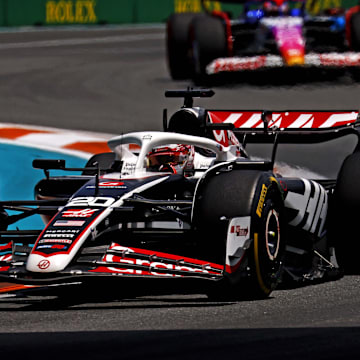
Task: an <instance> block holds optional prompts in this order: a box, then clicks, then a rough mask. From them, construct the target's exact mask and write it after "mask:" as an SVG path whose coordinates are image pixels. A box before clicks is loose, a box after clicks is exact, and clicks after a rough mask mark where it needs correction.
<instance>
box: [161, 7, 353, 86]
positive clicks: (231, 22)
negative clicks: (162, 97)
mask: <svg viewBox="0 0 360 360" xmlns="http://www.w3.org/2000/svg"><path fill="white" fill-rule="evenodd" d="M224 2H232V3H236V2H238V3H243V12H242V14H241V15H240V16H239V17H237V18H230V15H229V14H228V13H226V12H222V11H212V12H205V13H198V14H196V13H176V14H172V15H171V16H170V17H169V19H168V21H167V41H166V44H167V60H168V65H169V70H170V74H171V77H172V78H173V79H187V78H193V79H195V80H197V79H200V80H201V79H204V78H205V77H208V75H213V74H225V73H232V74H234V73H235V72H242V73H244V71H247V72H250V71H254V70H260V69H276V68H315V69H316V68H324V69H340V68H341V69H347V70H349V71H350V72H351V73H352V75H353V77H354V78H356V79H357V78H358V75H359V68H360V67H359V66H360V52H359V51H360V7H359V6H355V7H353V8H351V9H348V10H346V11H345V9H341V8H331V9H326V10H323V11H322V12H321V13H320V14H318V15H315V16H314V15H310V14H309V13H308V12H307V11H306V8H305V1H302V0H300V1H299V0H296V1H285V0H270V1H248V2H246V1H245V2H244V1H242V0H240V1H224ZM204 8H205V9H206V7H205V6H204Z"/></svg>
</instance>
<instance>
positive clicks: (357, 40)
mask: <svg viewBox="0 0 360 360" xmlns="http://www.w3.org/2000/svg"><path fill="white" fill-rule="evenodd" d="M350 28H351V47H352V49H353V50H354V51H360V12H357V13H355V14H354V15H353V16H352V17H351V19H350Z"/></svg>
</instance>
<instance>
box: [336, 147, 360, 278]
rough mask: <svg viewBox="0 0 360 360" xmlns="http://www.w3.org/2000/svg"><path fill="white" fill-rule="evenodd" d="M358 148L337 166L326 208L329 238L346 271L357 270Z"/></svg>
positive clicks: (359, 244)
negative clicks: (330, 200)
mask: <svg viewBox="0 0 360 360" xmlns="http://www.w3.org/2000/svg"><path fill="white" fill-rule="evenodd" d="M359 204H360V152H355V153H353V154H351V155H349V156H348V157H347V158H346V159H345V160H344V162H343V164H342V167H341V169H340V172H339V175H338V178H337V183H336V188H335V191H334V197H333V199H332V202H331V204H330V206H331V207H330V209H329V219H330V221H329V239H330V241H331V245H333V246H334V247H335V250H336V260H337V262H338V264H339V266H340V267H341V268H343V269H344V271H345V272H346V273H359V272H360V265H359V257H360V243H359V241H358V236H359V225H358V222H359Z"/></svg>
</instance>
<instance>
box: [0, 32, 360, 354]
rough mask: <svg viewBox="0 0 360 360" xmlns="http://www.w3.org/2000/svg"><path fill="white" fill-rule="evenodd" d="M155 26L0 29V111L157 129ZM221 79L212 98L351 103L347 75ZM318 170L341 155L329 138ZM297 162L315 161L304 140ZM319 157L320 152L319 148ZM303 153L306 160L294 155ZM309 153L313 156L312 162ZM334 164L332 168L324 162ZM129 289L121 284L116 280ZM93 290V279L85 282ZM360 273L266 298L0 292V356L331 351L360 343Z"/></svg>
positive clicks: (163, 79) (26, 120)
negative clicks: (74, 298) (83, 298)
mask: <svg viewBox="0 0 360 360" xmlns="http://www.w3.org/2000/svg"><path fill="white" fill-rule="evenodd" d="M164 59H165V48H164V30H163V28H161V27H147V28H142V27H129V28H118V27H113V28H111V27H104V28H93V29H86V28H82V29H71V30H62V29H59V28H58V29H56V30H55V31H54V30H52V29H37V30H36V31H33V29H24V30H22V31H11V32H2V33H0V109H1V111H0V121H2V122H14V123H22V124H36V125H46V126H55V127H60V128H70V129H80V130H90V131H97V132H99V131H100V132H107V133H114V134H120V133H122V132H126V131H133V130H147V129H150V130H160V129H161V116H162V108H163V107H167V108H168V109H169V112H171V111H172V110H175V109H176V108H177V107H178V105H179V101H178V100H176V99H167V100H166V99H165V98H164V97H163V93H164V90H165V89H179V88H184V87H185V86H187V85H188V84H189V83H188V82H173V81H171V80H170V78H169V75H168V72H167V68H166V63H165V60H164ZM297 80H303V81H302V83H298V82H296V81H292V80H289V78H288V77H286V78H282V79H281V80H280V81H278V80H276V79H275V81H277V85H272V84H273V81H268V82H266V81H265V82H263V81H260V82H258V81H253V80H252V79H251V78H250V79H249V78H248V79H246V81H245V82H243V83H232V84H230V85H225V84H224V83H221V82H220V83H217V84H216V86H215V87H214V90H215V91H216V95H215V97H214V98H212V99H207V100H204V99H202V100H200V101H198V102H197V104H199V105H204V106H208V107H210V108H223V109H224V108H232V109H236V108H246V109H259V108H267V109H268V108H270V109H314V108H316V109H358V108H360V96H359V95H360V92H359V90H360V87H359V85H358V84H356V83H354V82H353V81H352V80H351V79H350V78H349V77H348V76H346V75H345V76H341V77H339V78H332V79H330V80H328V79H327V78H326V76H323V75H321V76H320V77H319V78H317V79H316V81H315V82H311V81H309V79H306V78H302V77H301V76H300V78H298V79H297ZM331 150H333V151H334V154H332V155H329V153H328V154H327V155H326V156H325V158H324V160H322V161H320V162H318V163H317V164H316V166H315V168H314V171H316V172H317V171H319V172H320V170H324V171H325V172H326V170H327V169H328V168H329V167H331V166H332V165H333V162H334V161H335V160H337V159H338V157H340V155H343V153H344V150H343V146H342V145H339V144H337V147H335V148H333V147H331ZM294 156H295V157H296V159H297V160H298V161H299V162H300V163H301V162H302V161H305V160H307V161H308V162H310V163H314V153H312V152H309V150H305V155H304V156H300V155H299V154H298V153H297V150H296V151H295V153H294ZM315 160H318V159H317V158H316V159H315ZM301 165H304V166H305V164H301ZM312 165H314V164H312ZM331 172H333V170H331ZM121 290H122V291H123V292H124V293H126V289H121ZM93 292H94V293H98V292H99V290H98V289H97V288H94V289H93ZM359 299H360V277H359V276H357V275H352V276H345V277H343V278H342V279H340V280H338V281H332V282H326V283H321V284H316V285H310V286H305V287H299V288H295V289H286V290H277V291H275V292H273V293H272V296H271V297H270V298H269V299H267V300H261V301H242V302H237V303H233V302H222V303H219V302H211V301H208V300H207V299H206V297H204V296H203V295H181V296H176V295H172V296H148V297H143V298H139V299H126V298H125V299H123V300H117V299H113V298H112V299H104V300H103V301H100V302H87V303H86V302H85V303H80V304H73V305H68V306H67V305H66V304H64V303H59V302H58V301H57V300H56V299H53V298H52V297H47V298H45V299H43V298H39V297H38V296H35V294H33V296H31V297H30V298H24V297H21V296H20V297H3V298H1V299H0V319H1V321H0V354H1V355H2V357H5V356H6V357H11V358H20V357H21V358H24V357H28V356H30V354H31V357H34V358H39V357H41V358H46V359H60V358H61V359H63V358H84V359H85V358H86V359H99V358H106V359H136V358H140V357H144V358H150V359H195V358H196V359H198V358H209V359H215V358H225V357H230V356H231V357H236V358H241V359H269V358H271V359H275V358H276V359H278V358H279V357H282V358H285V357H286V358H290V359H309V358H317V359H339V358H357V357H359V354H360V311H359V305H360V300H359Z"/></svg>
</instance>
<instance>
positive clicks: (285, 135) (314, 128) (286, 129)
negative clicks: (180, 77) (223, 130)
mask: <svg viewBox="0 0 360 360" xmlns="http://www.w3.org/2000/svg"><path fill="white" fill-rule="evenodd" d="M206 113H207V119H206V123H208V124H223V126H224V125H225V124H228V125H230V126H231V125H232V127H233V128H232V130H233V132H234V133H235V134H236V136H237V137H238V138H239V140H240V141H242V140H244V138H246V142H248V143H272V142H274V141H275V139H274V138H275V137H276V138H277V141H278V142H280V143H317V142H323V141H328V140H331V139H335V138H338V137H341V136H345V135H347V134H350V133H353V134H355V135H356V136H358V137H359V129H360V115H359V111H358V110H333V111H320V110H319V111H318V110H315V111H314V110H311V111H308V110H281V111H277V110H271V111H269V110H264V111H259V110H254V111H252V110H244V111H242V110H207V111H206Z"/></svg>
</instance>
